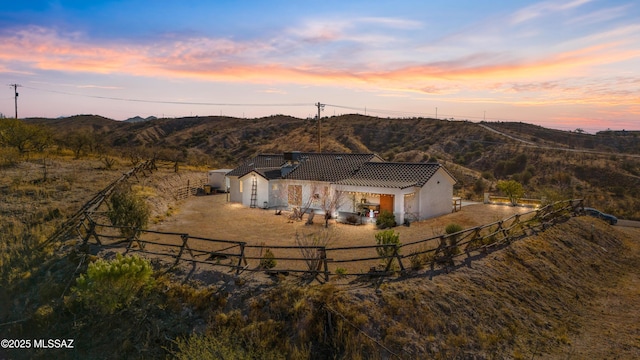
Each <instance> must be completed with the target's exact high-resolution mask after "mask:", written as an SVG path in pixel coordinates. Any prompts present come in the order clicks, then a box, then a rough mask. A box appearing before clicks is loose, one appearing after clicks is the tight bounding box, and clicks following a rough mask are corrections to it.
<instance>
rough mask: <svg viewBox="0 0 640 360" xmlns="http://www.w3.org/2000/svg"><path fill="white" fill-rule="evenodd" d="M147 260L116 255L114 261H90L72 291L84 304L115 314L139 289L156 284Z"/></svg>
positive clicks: (103, 312)
mask: <svg viewBox="0 0 640 360" xmlns="http://www.w3.org/2000/svg"><path fill="white" fill-rule="evenodd" d="M152 274H153V269H152V267H151V264H150V263H149V261H148V260H146V259H143V258H140V257H137V256H122V255H120V254H117V255H116V258H115V259H114V260H111V261H107V260H104V259H100V260H98V261H96V262H93V263H91V264H89V267H88V269H87V273H86V274H82V275H80V276H79V277H78V278H77V279H76V286H75V287H74V288H73V292H74V293H75V294H76V296H77V297H78V299H79V300H80V301H81V302H82V303H83V304H84V305H85V307H87V308H89V309H92V310H95V311H97V312H99V313H100V314H112V313H113V312H114V311H116V310H117V309H120V308H122V307H124V306H127V305H129V304H130V303H131V302H132V301H133V300H134V299H135V297H136V295H137V294H138V292H139V291H140V290H143V289H145V288H148V287H150V286H151V285H152V284H153V278H152Z"/></svg>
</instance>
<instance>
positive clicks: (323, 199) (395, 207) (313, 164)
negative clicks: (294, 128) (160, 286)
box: [227, 152, 456, 223]
mask: <svg viewBox="0 0 640 360" xmlns="http://www.w3.org/2000/svg"><path fill="white" fill-rule="evenodd" d="M227 177H228V179H229V201H230V202H235V203H241V204H243V205H244V206H248V207H262V208H274V207H281V208H292V207H301V206H309V208H310V209H314V210H315V211H316V212H322V211H323V209H329V208H330V209H331V211H332V212H333V214H332V216H336V215H337V214H338V213H339V212H350V213H359V214H360V215H361V216H364V217H370V218H374V217H375V216H377V214H379V212H380V211H383V210H388V211H391V212H393V213H394V215H395V217H396V221H397V222H399V223H402V222H404V221H405V219H406V220H409V221H415V220H422V219H426V218H430V217H434V216H438V215H442V214H446V213H449V212H451V199H452V196H453V185H454V184H455V182H456V180H455V178H454V177H453V176H452V175H451V174H450V173H449V172H448V171H447V170H446V169H445V168H444V167H443V166H442V165H440V164H438V163H399V162H386V161H384V160H383V159H382V158H380V157H379V156H378V155H376V154H370V153H368V154H348V153H302V152H287V153H284V154H260V155H258V156H256V157H254V158H253V159H250V160H249V161H247V162H245V163H244V164H242V165H240V166H239V167H237V168H235V169H233V170H232V171H230V172H229V173H227ZM328 198H331V199H332V201H337V202H338V203H337V204H336V205H337V206H327V201H328Z"/></svg>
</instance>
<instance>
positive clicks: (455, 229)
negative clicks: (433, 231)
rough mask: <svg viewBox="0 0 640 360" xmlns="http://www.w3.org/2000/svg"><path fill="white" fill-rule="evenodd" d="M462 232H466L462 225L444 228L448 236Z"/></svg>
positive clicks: (452, 224)
mask: <svg viewBox="0 0 640 360" xmlns="http://www.w3.org/2000/svg"><path fill="white" fill-rule="evenodd" d="M462 230H464V229H463V227H462V226H461V225H460V224H456V223H451V224H448V225H447V226H445V228H444V232H445V233H447V234H453V233H457V232H458V231H462Z"/></svg>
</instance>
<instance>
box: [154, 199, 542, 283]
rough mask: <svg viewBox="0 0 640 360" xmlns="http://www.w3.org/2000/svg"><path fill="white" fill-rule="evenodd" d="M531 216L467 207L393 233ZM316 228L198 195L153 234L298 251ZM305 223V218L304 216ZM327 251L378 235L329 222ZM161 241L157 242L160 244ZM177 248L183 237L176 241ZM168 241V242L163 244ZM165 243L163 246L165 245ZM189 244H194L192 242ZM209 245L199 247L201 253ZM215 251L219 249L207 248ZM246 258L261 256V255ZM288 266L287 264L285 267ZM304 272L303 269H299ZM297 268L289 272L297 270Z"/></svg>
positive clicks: (363, 266) (280, 252)
mask: <svg viewBox="0 0 640 360" xmlns="http://www.w3.org/2000/svg"><path fill="white" fill-rule="evenodd" d="M528 211H531V209H529V208H523V207H511V206H502V205H484V204H477V205H469V206H464V207H463V208H462V210H460V211H458V212H456V213H451V214H447V215H443V216H440V217H437V218H433V219H429V220H424V221H419V222H414V223H412V224H411V226H409V227H406V226H398V227H396V228H394V230H395V231H396V232H397V233H399V234H400V241H401V242H402V243H408V242H411V241H416V240H422V239H427V238H430V237H433V236H436V235H439V234H442V233H443V232H444V228H445V226H446V225H448V224H450V223H458V224H460V225H462V226H463V227H465V228H469V227H475V226H478V225H483V224H487V223H491V222H494V221H497V220H500V219H504V218H507V217H509V216H511V215H513V214H515V213H524V212H528ZM316 219H318V220H317V221H315V223H314V224H313V225H305V221H291V220H289V217H288V213H286V212H283V213H282V215H279V216H276V215H275V212H274V210H263V209H251V208H246V207H243V206H241V205H239V204H231V203H227V201H226V194H217V195H211V196H197V197H192V198H189V199H187V200H185V201H184V202H183V203H182V204H181V205H180V208H179V210H178V212H177V213H176V214H174V215H173V216H171V217H169V218H167V220H166V221H164V222H162V223H159V224H155V225H152V226H151V228H150V230H156V231H165V232H176V233H187V234H189V235H190V236H196V237H202V238H208V239H218V240H233V241H244V242H246V243H247V244H249V245H267V246H295V245H296V234H298V237H302V236H305V235H308V236H313V234H320V233H322V231H323V230H324V226H323V225H324V224H323V222H322V217H317V218H316ZM305 220H306V216H305ZM328 231H329V235H328V236H329V238H330V241H329V244H328V246H329V247H341V246H362V245H375V234H376V233H377V232H378V231H379V230H377V229H376V227H375V225H373V224H365V225H359V226H354V225H347V224H340V223H336V222H335V221H334V220H331V221H330V223H329V229H328ZM159 238H160V237H157V238H156V239H153V240H159ZM172 239H173V240H172V241H173V242H174V243H176V244H177V243H178V241H179V240H180V238H179V237H173V238H172ZM165 241H168V240H165ZM163 242H164V241H163ZM190 243H191V240H190ZM206 246H211V245H206V244H205V242H201V243H200V244H199V245H198V248H202V247H206ZM208 250H212V251H215V250H216V249H213V248H208ZM274 253H275V255H276V257H279V256H280V257H298V258H299V257H300V253H299V250H295V251H294V250H285V249H277V250H274ZM248 256H258V257H259V256H260V254H258V253H254V254H253V255H252V254H249V255H248ZM331 256H332V258H333V259H351V258H361V257H367V256H373V257H375V256H376V254H375V252H374V249H357V250H344V251H340V252H339V254H336V252H334V253H333V254H331ZM375 264H376V263H375V262H365V263H357V264H352V263H341V264H338V265H335V264H334V266H333V267H338V266H339V267H343V268H345V269H346V270H348V271H349V272H352V271H358V272H359V271H366V270H368V269H369V267H370V266H372V265H375ZM282 265H284V264H282ZM300 266H302V267H304V264H300ZM297 267H298V266H294V267H290V268H297Z"/></svg>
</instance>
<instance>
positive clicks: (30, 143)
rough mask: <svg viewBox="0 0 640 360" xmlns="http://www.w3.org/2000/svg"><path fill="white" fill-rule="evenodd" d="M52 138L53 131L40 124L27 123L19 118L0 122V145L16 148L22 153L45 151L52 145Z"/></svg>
mask: <svg viewBox="0 0 640 360" xmlns="http://www.w3.org/2000/svg"><path fill="white" fill-rule="evenodd" d="M52 139H53V136H52V134H51V131H49V129H48V128H46V127H43V126H40V125H33V124H27V123H25V122H24V121H22V120H17V119H6V120H2V122H0V145H3V146H8V147H13V148H16V149H17V150H18V152H20V154H23V153H26V152H29V151H43V150H44V149H45V148H46V147H47V146H49V145H51V143H52Z"/></svg>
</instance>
